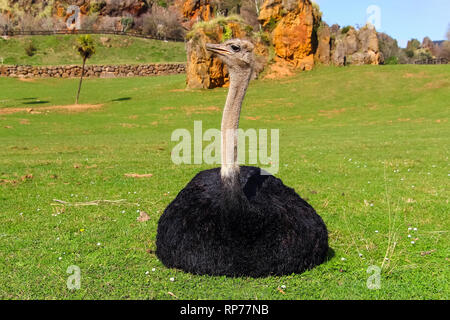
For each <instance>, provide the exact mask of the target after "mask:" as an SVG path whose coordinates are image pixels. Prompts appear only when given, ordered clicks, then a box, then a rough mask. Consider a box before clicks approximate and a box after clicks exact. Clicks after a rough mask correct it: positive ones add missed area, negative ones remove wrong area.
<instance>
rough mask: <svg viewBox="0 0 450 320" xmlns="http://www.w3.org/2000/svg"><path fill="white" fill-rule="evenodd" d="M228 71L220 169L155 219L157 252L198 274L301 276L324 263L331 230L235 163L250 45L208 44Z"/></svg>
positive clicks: (280, 189)
mask: <svg viewBox="0 0 450 320" xmlns="http://www.w3.org/2000/svg"><path fill="white" fill-rule="evenodd" d="M206 48H207V50H208V51H211V52H212V53H213V54H216V55H217V56H218V57H219V58H220V59H221V60H222V61H223V62H224V63H225V64H226V65H227V66H228V70H229V73H230V87H229V91H228V96H227V100H226V104H225V108H224V111H223V118H222V126H221V130H222V131H221V138H222V141H221V142H222V153H221V157H222V159H221V160H222V164H221V168H216V169H211V170H205V171H202V172H200V173H198V174H197V175H196V176H195V177H194V178H193V179H192V180H191V181H190V182H189V183H188V184H187V186H186V187H185V188H184V189H183V190H181V192H180V193H179V194H178V195H177V197H176V198H175V199H174V200H173V201H172V202H171V203H170V204H169V206H168V207H167V208H166V209H165V211H164V213H163V214H162V216H161V218H160V220H159V222H158V230H157V237H156V247H157V249H156V255H157V257H158V258H159V259H160V260H161V262H162V263H163V264H164V265H165V266H167V267H169V268H177V269H181V270H184V271H186V272H189V273H193V274H199V275H203V274H206V275H213V276H219V275H225V276H230V277H238V276H249V277H264V276H269V275H285V274H292V273H301V272H303V271H305V270H307V269H310V268H312V267H314V266H316V265H318V264H321V263H322V262H324V260H325V259H326V256H327V252H328V232H327V229H326V226H325V224H324V222H323V221H322V219H321V217H320V216H319V215H318V214H317V213H316V212H315V210H314V209H313V208H312V207H311V206H310V205H309V204H308V203H307V202H306V201H305V200H303V199H302V198H300V196H299V195H297V194H296V193H295V191H294V190H293V189H291V188H289V187H287V186H285V185H284V184H283V182H282V181H281V180H280V179H278V178H275V177H274V176H272V175H269V174H268V173H266V172H265V171H263V170H261V169H260V168H256V167H249V166H239V165H238V161H237V141H238V140H237V129H238V127H239V116H240V112H241V106H242V101H243V99H244V96H245V92H246V90H247V87H248V84H249V82H250V78H251V75H252V68H253V64H254V60H253V48H254V47H253V44H252V43H251V42H249V41H247V40H241V39H232V40H228V41H227V42H224V43H223V44H220V45H213V44H207V45H206Z"/></svg>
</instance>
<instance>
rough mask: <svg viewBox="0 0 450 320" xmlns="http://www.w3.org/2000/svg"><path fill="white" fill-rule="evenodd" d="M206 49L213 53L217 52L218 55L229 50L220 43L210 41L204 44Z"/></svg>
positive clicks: (227, 52) (228, 52)
mask: <svg viewBox="0 0 450 320" xmlns="http://www.w3.org/2000/svg"><path fill="white" fill-rule="evenodd" d="M206 50H208V51H211V52H213V53H217V54H218V55H222V56H224V55H228V54H230V53H231V52H230V51H229V50H228V49H227V48H226V47H225V46H223V45H220V44H212V43H207V44H206Z"/></svg>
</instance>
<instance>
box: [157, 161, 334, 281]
mask: <svg viewBox="0 0 450 320" xmlns="http://www.w3.org/2000/svg"><path fill="white" fill-rule="evenodd" d="M239 181H240V184H238V185H237V187H238V189H237V190H236V189H234V190H230V188H229V187H227V186H225V185H224V184H223V183H222V180H221V176H220V168H217V169H212V170H205V171H202V172H200V173H199V174H197V175H196V176H195V178H194V179H192V180H191V182H189V183H188V185H187V186H186V187H185V188H184V189H183V190H182V191H181V192H180V193H179V194H178V195H177V197H176V198H175V200H173V201H172V203H170V205H169V206H168V207H167V208H166V210H165V211H164V213H163V215H162V216H161V218H160V220H159V223H158V234H157V240H156V246H157V250H156V254H157V256H158V258H159V259H160V260H161V261H162V262H163V263H164V265H166V266H167V267H169V268H178V269H182V270H184V271H187V272H190V273H194V274H207V275H226V276H251V277H263V276H268V275H283V274H291V273H301V272H303V271H305V270H307V269H310V268H312V267H314V266H316V265H318V264H320V263H322V262H323V261H324V260H325V259H326V256H327V252H328V233H327V229H326V226H325V224H324V222H323V220H322V218H321V217H320V216H319V215H318V214H317V213H316V212H315V210H314V209H313V208H312V207H311V206H310V205H309V204H308V203H307V202H306V201H304V200H303V199H302V198H300V196H299V195H298V194H297V193H296V192H295V191H294V190H293V189H291V188H289V187H286V186H285V185H284V184H283V182H282V181H281V180H280V179H278V178H275V177H274V176H272V175H261V169H259V168H255V167H241V169H240V175H239ZM239 188H240V189H239Z"/></svg>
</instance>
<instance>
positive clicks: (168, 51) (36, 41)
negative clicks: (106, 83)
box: [0, 35, 186, 65]
mask: <svg viewBox="0 0 450 320" xmlns="http://www.w3.org/2000/svg"><path fill="white" fill-rule="evenodd" d="M77 37H78V36H77V35H55V36H26V37H12V38H9V39H8V40H4V39H3V38H0V59H1V58H3V63H4V64H9V65H15V64H20V65H67V64H81V58H80V56H79V54H78V52H77V50H76V44H77V42H76V40H77ZM92 38H93V40H94V42H95V46H96V51H97V52H96V54H95V55H94V56H93V57H92V58H91V59H89V60H88V62H87V63H88V64H111V63H113V64H139V63H157V62H183V61H186V52H185V48H184V43H180V42H164V41H159V40H148V39H141V38H133V37H125V36H114V35H105V36H102V35H92ZM100 38H109V39H110V40H109V41H108V42H105V43H104V44H102V41H100ZM30 42H32V43H33V45H34V46H35V47H36V49H37V51H36V53H35V54H34V55H33V56H32V57H29V56H28V55H27V54H26V53H25V47H26V45H27V44H28V43H30Z"/></svg>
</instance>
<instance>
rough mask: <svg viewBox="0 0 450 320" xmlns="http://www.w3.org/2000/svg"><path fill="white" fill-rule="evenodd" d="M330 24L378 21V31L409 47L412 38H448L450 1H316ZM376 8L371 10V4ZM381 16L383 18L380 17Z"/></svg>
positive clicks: (342, 24)
mask: <svg viewBox="0 0 450 320" xmlns="http://www.w3.org/2000/svg"><path fill="white" fill-rule="evenodd" d="M315 2H317V3H318V4H319V5H320V9H321V11H322V12H323V20H325V22H327V23H328V24H329V25H332V24H334V23H337V24H339V25H341V26H346V25H353V26H355V25H356V24H359V25H360V26H363V25H364V24H365V23H366V21H367V19H368V18H370V19H372V20H371V21H378V22H379V28H377V30H378V31H381V32H385V33H387V34H389V35H390V36H392V37H394V38H395V39H397V40H398V43H399V45H400V46H405V45H406V42H407V41H408V40H409V39H411V38H417V39H419V40H420V41H422V40H423V38H424V37H426V36H428V37H430V38H431V39H432V40H445V39H446V36H445V35H446V33H447V28H448V25H449V24H450V0H315ZM373 5H375V6H377V7H378V8H379V13H380V14H379V15H378V14H377V9H376V8H375V7H372V10H369V14H368V13H367V9H368V8H369V7H370V6H373ZM378 16H379V19H378V18H377V17H378Z"/></svg>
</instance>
